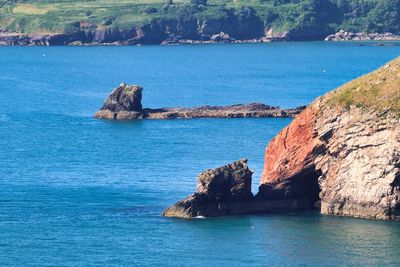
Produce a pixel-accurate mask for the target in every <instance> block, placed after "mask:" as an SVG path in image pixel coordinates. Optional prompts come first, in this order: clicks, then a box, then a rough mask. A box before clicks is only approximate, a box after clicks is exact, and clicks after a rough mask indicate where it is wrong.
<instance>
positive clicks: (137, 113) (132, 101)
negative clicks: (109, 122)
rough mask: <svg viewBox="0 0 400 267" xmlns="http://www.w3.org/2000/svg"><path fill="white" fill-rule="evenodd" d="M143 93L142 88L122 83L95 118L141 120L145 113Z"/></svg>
mask: <svg viewBox="0 0 400 267" xmlns="http://www.w3.org/2000/svg"><path fill="white" fill-rule="evenodd" d="M142 91H143V88H142V87H140V86H137V85H131V86H129V85H126V84H124V83H121V84H120V86H118V87H117V88H115V89H114V90H113V91H112V92H111V94H110V96H109V97H108V98H107V100H106V101H105V102H104V105H103V107H102V108H101V109H100V111H98V112H97V113H96V114H95V117H96V118H102V119H122V120H126V119H138V118H140V117H141V116H142V111H143V109H142Z"/></svg>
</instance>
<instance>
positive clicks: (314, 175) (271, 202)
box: [164, 58, 400, 220]
mask: <svg viewBox="0 0 400 267" xmlns="http://www.w3.org/2000/svg"><path fill="white" fill-rule="evenodd" d="M243 166H244V165H243ZM246 168H247V165H246ZM239 173H242V172H239ZM249 175H250V174H249ZM247 176H248V175H243V174H242V178H245V177H247ZM250 177H251V175H250ZM260 183H261V184H260V187H259V192H258V193H257V194H256V196H254V197H253V196H251V195H248V197H247V198H245V199H237V200H236V201H234V202H229V201H228V204H226V201H225V202H224V204H223V205H222V204H221V201H220V200H215V199H214V200H213V201H214V202H213V205H214V206H213V207H214V210H215V209H216V207H217V211H218V210H221V209H222V210H224V212H212V213H210V212H205V211H204V210H205V209H206V210H207V209H208V207H209V203H207V202H204V200H201V199H202V197H201V196H202V194H200V193H201V192H198V193H195V194H194V195H192V196H191V197H189V198H187V199H185V200H183V201H181V202H178V203H177V204H175V205H174V206H172V207H170V208H168V209H167V210H166V212H165V213H164V215H165V216H176V217H185V218H191V217H195V216H197V215H201V216H223V215H235V214H256V213H271V212H288V211H293V210H301V209H312V208H317V209H320V211H321V213H323V214H331V215H340V216H352V217H360V218H370V219H383V220H400V58H398V59H395V60H393V61H392V62H390V63H388V64H386V65H385V66H383V67H381V68H380V69H378V70H376V71H374V72H371V73H369V74H367V75H365V76H362V77H360V78H358V79H356V80H353V81H351V82H349V83H347V84H345V85H343V86H341V87H339V88H338V89H336V90H334V91H332V92H330V93H328V94H326V95H324V96H322V97H319V98H317V99H316V100H315V101H314V102H313V103H311V104H310V105H309V106H308V107H307V108H306V109H305V110H304V111H302V112H301V113H300V114H299V115H298V116H297V117H296V118H295V119H294V120H293V121H292V122H291V123H290V124H289V125H288V126H287V127H286V128H284V129H283V130H282V131H281V132H280V133H279V134H278V135H277V136H276V137H275V138H273V139H272V140H271V141H270V143H269V144H268V146H267V148H266V150H265V162H264V170H263V174H262V177H261V181H260ZM214 185H215V186H217V187H218V186H220V184H219V183H214ZM224 186H225V185H222V187H224ZM200 191H201V190H200ZM199 199H200V200H199ZM221 205H222V206H221ZM193 207H195V209H193ZM193 211H194V212H193Z"/></svg>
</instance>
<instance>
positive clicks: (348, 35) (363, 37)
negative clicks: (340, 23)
mask: <svg viewBox="0 0 400 267" xmlns="http://www.w3.org/2000/svg"><path fill="white" fill-rule="evenodd" d="M325 41H400V36H399V35H396V34H394V33H390V32H387V33H367V32H357V33H354V32H346V31H344V30H340V31H339V32H337V33H335V34H330V35H328V36H327V37H326V38H325Z"/></svg>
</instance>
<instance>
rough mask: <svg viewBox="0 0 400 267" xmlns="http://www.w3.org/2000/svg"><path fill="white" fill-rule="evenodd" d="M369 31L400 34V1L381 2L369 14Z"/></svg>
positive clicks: (388, 0)
mask: <svg viewBox="0 0 400 267" xmlns="http://www.w3.org/2000/svg"><path fill="white" fill-rule="evenodd" d="M367 18H368V26H367V28H368V31H370V32H391V33H396V34H399V33H400V0H385V1H380V2H378V4H377V5H376V7H375V8H374V9H373V10H371V12H369V13H368V16H367Z"/></svg>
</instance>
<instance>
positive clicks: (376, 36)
mask: <svg viewBox="0 0 400 267" xmlns="http://www.w3.org/2000/svg"><path fill="white" fill-rule="evenodd" d="M88 35H89V36H90V34H88V33H84V32H80V33H72V34H71V33H58V34H24V33H16V32H8V31H1V30H0V46H132V45H134V46H142V45H166V46H170V45H197V44H257V43H271V42H296V41H301V42H309V41H325V42H400V35H396V34H393V33H366V32H358V33H353V32H346V31H343V30H341V31H339V32H337V33H335V34H330V35H328V36H326V37H325V38H320V39H309V38H298V39H291V38H290V36H289V35H288V33H287V32H284V33H278V34H271V35H267V36H263V37H260V38H252V39H235V38H231V37H230V36H229V35H228V34H226V33H224V32H220V33H218V34H214V35H212V36H210V38H207V39H179V38H172V39H171V38H167V39H165V40H161V41H151V40H150V41H148V40H141V39H140V38H139V37H135V38H130V39H118V40H114V41H105V40H99V41H93V40H91V38H89V37H88ZM380 45H385V44H377V46H380Z"/></svg>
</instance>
